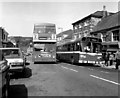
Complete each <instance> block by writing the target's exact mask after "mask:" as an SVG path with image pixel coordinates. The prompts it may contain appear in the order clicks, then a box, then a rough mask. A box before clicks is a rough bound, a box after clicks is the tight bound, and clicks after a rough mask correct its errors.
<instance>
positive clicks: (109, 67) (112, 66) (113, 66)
mask: <svg viewBox="0 0 120 98" xmlns="http://www.w3.org/2000/svg"><path fill="white" fill-rule="evenodd" d="M101 67H103V68H107V69H115V65H111V66H105V65H101ZM118 70H120V66H119V67H118Z"/></svg>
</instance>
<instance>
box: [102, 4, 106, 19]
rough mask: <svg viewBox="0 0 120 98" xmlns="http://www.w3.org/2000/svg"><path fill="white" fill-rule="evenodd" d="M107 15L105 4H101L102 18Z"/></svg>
mask: <svg viewBox="0 0 120 98" xmlns="http://www.w3.org/2000/svg"><path fill="white" fill-rule="evenodd" d="M106 16H107V11H106V6H105V5H104V6H103V18H104V17H106Z"/></svg>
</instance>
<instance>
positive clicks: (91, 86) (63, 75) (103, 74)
mask: <svg viewBox="0 0 120 98" xmlns="http://www.w3.org/2000/svg"><path fill="white" fill-rule="evenodd" d="M28 61H29V63H30V64H28V65H26V66H27V68H26V74H25V77H24V76H23V75H21V74H20V73H19V74H16V75H13V76H11V81H10V85H11V86H10V96H12V97H15V98H16V97H20V98H21V96H24V97H26V98H28V96H94V97H95V96H96V97H97V96H106V97H107V96H118V94H119V93H118V91H119V86H120V81H119V79H118V76H119V75H120V72H119V71H117V70H113V69H105V68H101V67H95V66H91V65H89V66H84V65H72V64H68V63H63V62H58V63H57V64H53V63H47V64H46V63H42V64H41V63H39V64H34V63H33V62H32V60H31V57H28ZM119 96H120V95H119Z"/></svg>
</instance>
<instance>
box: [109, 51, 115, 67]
mask: <svg viewBox="0 0 120 98" xmlns="http://www.w3.org/2000/svg"><path fill="white" fill-rule="evenodd" d="M109 60H110V63H109V64H110V66H111V65H113V61H114V54H113V53H110V56H109Z"/></svg>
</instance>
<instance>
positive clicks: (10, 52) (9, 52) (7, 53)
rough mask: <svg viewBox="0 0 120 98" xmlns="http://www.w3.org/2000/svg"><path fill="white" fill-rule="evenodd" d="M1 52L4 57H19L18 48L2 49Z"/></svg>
mask: <svg viewBox="0 0 120 98" xmlns="http://www.w3.org/2000/svg"><path fill="white" fill-rule="evenodd" d="M2 53H3V55H4V57H5V58H14V57H20V52H19V49H4V50H2Z"/></svg>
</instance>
